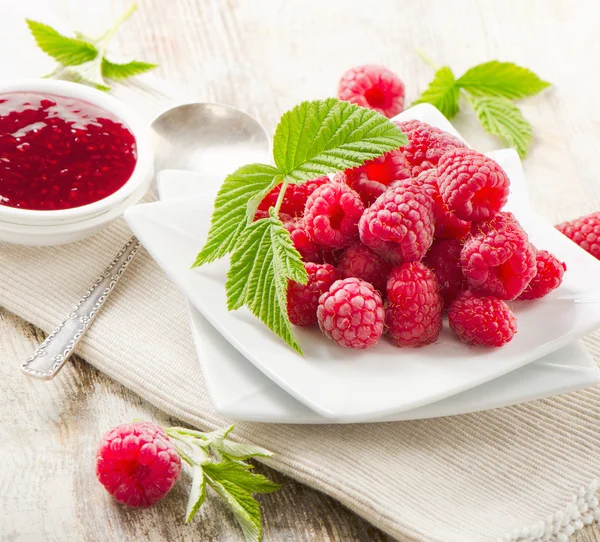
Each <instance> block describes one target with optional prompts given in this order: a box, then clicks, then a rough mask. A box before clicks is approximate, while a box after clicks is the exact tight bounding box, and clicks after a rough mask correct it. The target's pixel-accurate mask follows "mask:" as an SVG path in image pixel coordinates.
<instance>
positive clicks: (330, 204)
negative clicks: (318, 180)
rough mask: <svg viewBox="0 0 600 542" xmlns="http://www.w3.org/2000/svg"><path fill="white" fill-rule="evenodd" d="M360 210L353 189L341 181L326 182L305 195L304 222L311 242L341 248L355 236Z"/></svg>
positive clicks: (358, 201) (356, 235)
mask: <svg viewBox="0 0 600 542" xmlns="http://www.w3.org/2000/svg"><path fill="white" fill-rule="evenodd" d="M364 210H365V206H364V205H363V203H362V201H361V200H360V197H359V196H358V194H357V193H356V192H355V191H354V190H352V189H351V188H350V187H348V186H346V185H345V184H342V183H328V184H326V185H323V186H320V187H319V188H317V189H316V190H315V191H314V192H313V193H312V194H311V195H310V196H309V197H308V200H307V202H306V208H305V211H304V225H305V227H306V231H307V232H308V234H309V235H310V237H311V239H312V240H313V241H314V242H315V243H319V244H320V245H323V246H325V247H330V248H344V247H347V246H348V245H350V244H352V242H353V241H354V240H355V239H356V238H357V237H358V221H359V220H360V217H361V216H362V214H363V211H364Z"/></svg>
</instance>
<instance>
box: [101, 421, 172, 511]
mask: <svg viewBox="0 0 600 542" xmlns="http://www.w3.org/2000/svg"><path fill="white" fill-rule="evenodd" d="M180 472H181V459H180V458H179V454H178V453H177V450H176V449H175V446H173V444H172V443H171V441H170V440H169V437H168V436H167V434H166V433H165V430H164V429H163V428H162V427H159V426H157V425H154V424H152V423H149V422H139V423H124V424H121V425H118V426H117V427H115V428H113V429H111V430H110V431H108V432H107V433H105V434H104V436H103V437H102V441H101V442H100V447H99V448H98V451H97V452H96V477H97V478H98V480H99V481H100V483H101V484H102V485H103V486H104V487H105V488H106V490H107V491H108V492H109V493H110V494H111V495H112V496H113V497H114V498H115V499H116V500H117V502H120V503H122V504H126V505H128V506H133V507H137V508H147V507H148V506H151V505H153V504H154V503H156V502H158V501H160V500H161V499H162V498H163V497H164V496H165V495H166V494H167V493H168V492H169V491H170V490H171V488H172V487H173V485H174V484H175V482H176V481H177V479H178V478H179V474H180Z"/></svg>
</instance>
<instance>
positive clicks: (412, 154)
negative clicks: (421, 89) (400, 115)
mask: <svg viewBox="0 0 600 542" xmlns="http://www.w3.org/2000/svg"><path fill="white" fill-rule="evenodd" d="M396 126H398V127H399V128H400V129H401V130H402V131H403V132H404V133H405V134H406V137H407V138H408V143H407V144H406V145H404V146H403V147H400V151H401V152H402V154H404V156H405V157H406V159H407V160H408V163H409V164H410V165H411V166H412V175H413V177H416V176H417V175H418V174H419V173H421V172H422V171H425V170H426V169H430V168H432V167H436V166H437V164H438V162H439V161H440V158H441V157H442V156H443V155H444V154H445V153H446V152H447V151H449V150H452V149H456V148H463V147H465V148H466V145H465V144H464V143H463V142H462V141H461V140H460V139H458V138H457V137H454V136H453V135H452V134H449V133H448V132H444V130H440V129H439V128H436V127H435V126H430V125H429V124H427V123H426V122H423V121H420V120H416V119H415V120H405V121H402V122H396Z"/></svg>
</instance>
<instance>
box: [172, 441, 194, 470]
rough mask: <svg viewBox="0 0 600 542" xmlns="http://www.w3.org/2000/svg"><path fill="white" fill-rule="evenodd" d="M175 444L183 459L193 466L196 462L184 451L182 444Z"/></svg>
mask: <svg viewBox="0 0 600 542" xmlns="http://www.w3.org/2000/svg"><path fill="white" fill-rule="evenodd" d="M173 446H175V449H176V450H177V453H178V454H179V455H180V456H181V459H183V460H184V461H185V462H186V463H187V464H188V465H189V466H190V467H193V466H194V465H195V464H196V462H195V461H194V460H193V459H192V458H191V457H190V456H189V455H188V454H186V453H185V452H184V451H183V448H182V447H181V446H179V445H178V444H177V443H176V442H174V443H173Z"/></svg>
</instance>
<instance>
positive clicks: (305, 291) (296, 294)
mask: <svg viewBox="0 0 600 542" xmlns="http://www.w3.org/2000/svg"><path fill="white" fill-rule="evenodd" d="M304 269H306V272H307V274H308V282H307V283H306V284H298V283H297V282H294V281H289V284H288V290H287V312H288V316H289V318H290V322H292V324H294V325H296V326H310V325H312V324H316V323H317V308H318V306H319V298H320V297H321V295H322V294H324V293H325V292H327V291H328V290H329V287H330V286H331V285H332V284H333V283H334V282H335V281H336V280H338V279H339V278H340V274H339V273H338V271H337V269H336V268H335V267H333V265H329V264H327V263H324V264H317V263H312V262H309V263H305V264H304Z"/></svg>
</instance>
